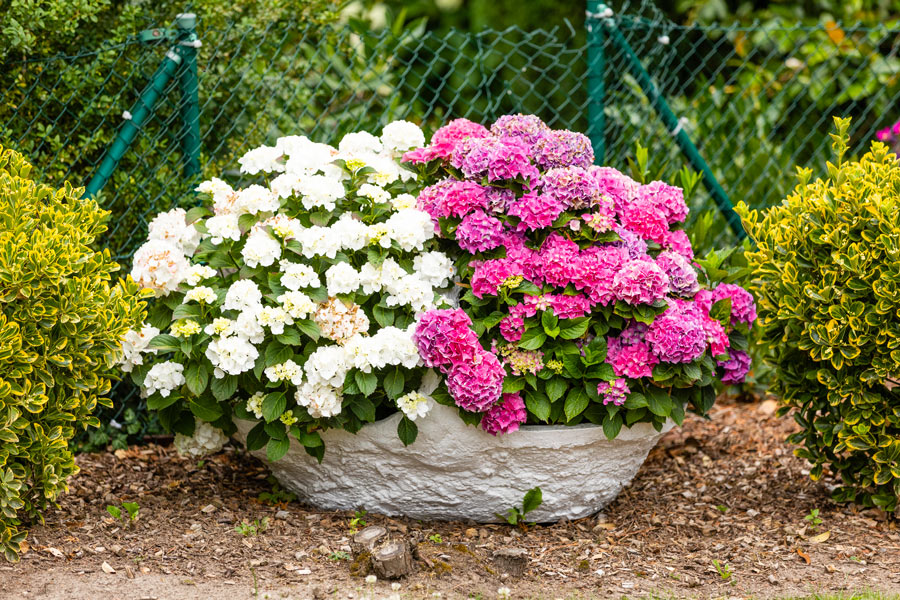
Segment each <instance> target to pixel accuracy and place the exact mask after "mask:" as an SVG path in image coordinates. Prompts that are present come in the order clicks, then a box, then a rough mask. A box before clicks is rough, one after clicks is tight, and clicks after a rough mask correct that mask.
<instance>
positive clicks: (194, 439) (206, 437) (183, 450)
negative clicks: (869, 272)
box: [175, 418, 228, 458]
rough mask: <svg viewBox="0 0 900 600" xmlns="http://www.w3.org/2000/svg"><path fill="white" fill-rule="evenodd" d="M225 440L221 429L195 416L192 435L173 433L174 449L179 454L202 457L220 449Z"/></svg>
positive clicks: (226, 437)
mask: <svg viewBox="0 0 900 600" xmlns="http://www.w3.org/2000/svg"><path fill="white" fill-rule="evenodd" d="M227 441H228V436H226V435H225V434H224V433H222V430H221V429H219V428H218V427H215V426H213V425H211V424H209V423H207V422H206V421H201V420H200V419H196V418H195V419H194V435H191V436H187V435H183V434H180V433H176V434H175V450H176V451H177V452H178V454H179V455H180V456H189V457H191V458H203V457H204V456H208V455H210V454H215V453H216V452H218V451H219V450H221V449H222V447H223V446H224V445H225V442H227Z"/></svg>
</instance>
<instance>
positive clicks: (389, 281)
mask: <svg viewBox="0 0 900 600" xmlns="http://www.w3.org/2000/svg"><path fill="white" fill-rule="evenodd" d="M407 275H409V273H407V272H406V269H404V268H403V267H401V266H400V264H399V263H398V262H397V261H396V260H394V259H393V258H386V259H384V262H382V263H381V269H380V276H381V287H382V288H383V289H387V290H388V292H390V293H393V292H391V290H393V289H396V285H397V283H398V282H399V281H400V280H401V279H403V278H404V277H406V276H407Z"/></svg>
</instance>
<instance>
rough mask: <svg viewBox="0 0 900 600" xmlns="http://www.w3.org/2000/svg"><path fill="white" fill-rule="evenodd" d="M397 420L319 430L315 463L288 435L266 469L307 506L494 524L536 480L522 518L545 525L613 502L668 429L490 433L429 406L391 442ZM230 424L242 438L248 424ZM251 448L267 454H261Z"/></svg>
mask: <svg viewBox="0 0 900 600" xmlns="http://www.w3.org/2000/svg"><path fill="white" fill-rule="evenodd" d="M399 420H400V414H399V413H398V414H394V415H392V416H390V417H388V418H387V419H384V420H382V421H377V422H375V423H370V424H368V425H366V426H365V427H363V428H362V429H361V430H360V431H359V433H357V434H355V435H354V434H350V433H347V432H346V431H343V430H329V431H327V432H325V433H324V434H323V435H322V438H323V439H324V441H325V459H324V461H323V462H322V464H319V463H317V462H316V460H315V459H314V458H312V457H310V456H309V455H307V454H306V452H305V451H304V449H303V447H302V446H301V445H300V444H299V443H297V441H296V440H292V441H291V449H290V450H289V451H288V453H287V454H286V455H285V456H284V457H283V458H282V459H281V460H279V461H277V462H275V463H270V464H269V467H270V468H271V469H272V473H273V474H274V475H275V477H276V478H277V479H278V480H279V481H280V482H281V484H282V485H283V486H284V487H285V488H287V489H289V490H290V491H292V492H294V493H295V494H297V496H298V497H299V498H300V499H301V500H303V501H305V502H307V503H309V504H311V505H313V506H316V507H319V508H323V509H328V510H352V509H357V508H360V507H363V508H365V509H366V510H368V511H372V512H376V513H381V514H385V515H391V516H401V515H402V516H407V517H412V518H416V519H442V520H454V519H474V520H475V521H479V522H485V523H488V522H497V521H498V520H499V519H498V518H497V517H496V515H495V513H498V512H499V513H505V512H506V511H507V509H509V508H511V507H512V506H514V505H516V506H521V504H522V496H523V495H524V494H525V492H526V491H527V490H529V489H531V488H533V487H534V486H540V488H541V491H542V492H543V498H544V502H543V504H542V505H541V507H540V508H539V509H538V510H535V511H534V512H532V513H529V514H528V519H529V520H534V521H537V522H551V521H557V520H559V519H561V518H569V519H578V518H581V517H586V516H588V515H591V514H593V513H595V512H597V511H599V510H600V509H602V508H604V507H605V506H606V505H607V504H609V503H610V502H612V501H613V499H615V497H616V496H617V495H618V494H619V492H620V491H622V488H623V487H625V486H626V485H627V484H628V483H629V482H630V481H631V480H632V478H633V477H634V476H635V475H636V474H637V472H638V469H640V467H641V465H642V464H643V462H644V460H645V459H646V458H647V454H648V452H650V449H651V448H652V447H653V446H654V445H655V444H656V442H657V441H658V440H659V438H660V437H662V435H663V434H664V433H666V432H667V431H669V430H670V429H671V428H672V426H673V423H672V422H671V421H669V422H668V423H667V424H666V426H665V427H664V428H663V430H662V431H661V432H657V431H656V430H655V429H653V427H652V426H651V425H649V424H647V423H639V424H636V425H635V426H634V427H632V428H630V429H628V428H625V427H623V428H622V431H621V433H620V434H619V437H618V438H616V439H615V440H612V441H609V440H607V439H606V437H605V436H604V435H603V430H602V429H601V428H600V427H597V426H594V425H577V426H574V427H566V426H562V425H558V426H526V427H522V428H521V429H520V430H519V431H517V432H515V433H512V434H509V435H502V436H498V437H494V436H492V435H489V434H487V433H485V432H484V431H482V430H481V429H479V428H476V427H471V426H466V425H465V424H464V423H463V422H462V421H461V420H460V419H459V417H458V416H457V414H456V411H455V410H454V409H452V408H449V407H446V406H441V405H439V404H435V405H434V406H433V408H432V410H431V412H430V413H429V414H428V416H426V417H425V418H424V419H420V420H417V421H416V424H417V425H418V426H419V435H418V438H417V439H416V441H415V443H413V444H412V445H411V446H408V447H404V446H403V444H402V443H400V440H399V439H398V438H397V422H398V421H399ZM236 424H237V427H238V437H240V439H241V440H243V439H245V436H246V435H247V432H248V431H250V429H251V428H252V427H253V425H254V423H252V422H250V421H241V420H237V421H236ZM253 454H254V455H255V456H257V457H259V458H261V459H262V460H265V451H264V450H260V451H256V452H254V453H253Z"/></svg>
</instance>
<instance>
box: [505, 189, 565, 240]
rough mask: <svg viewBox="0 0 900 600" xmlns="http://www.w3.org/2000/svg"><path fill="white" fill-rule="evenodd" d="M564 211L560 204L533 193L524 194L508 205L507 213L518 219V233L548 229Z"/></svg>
mask: <svg viewBox="0 0 900 600" xmlns="http://www.w3.org/2000/svg"><path fill="white" fill-rule="evenodd" d="M563 210H565V206H563V205H562V204H561V203H560V202H557V201H556V200H554V199H553V198H550V197H547V196H541V195H538V194H535V193H534V192H529V193H527V194H524V195H523V196H522V197H520V198H518V199H517V200H515V201H513V202H511V203H510V205H509V207H508V209H507V211H508V213H509V214H510V215H512V216H514V217H518V218H519V221H520V222H519V225H518V227H517V229H518V230H519V231H526V230H528V231H535V230H537V229H544V228H545V227H550V225H552V224H553V221H555V220H556V218H557V217H558V216H559V215H560V214H562V212H563Z"/></svg>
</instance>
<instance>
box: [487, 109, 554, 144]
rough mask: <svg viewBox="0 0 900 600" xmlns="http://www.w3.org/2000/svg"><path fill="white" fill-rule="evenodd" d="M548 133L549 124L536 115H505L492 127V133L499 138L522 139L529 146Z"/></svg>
mask: <svg viewBox="0 0 900 600" xmlns="http://www.w3.org/2000/svg"><path fill="white" fill-rule="evenodd" d="M548 131H550V128H549V127H548V126H547V124H546V123H544V122H543V121H541V119H540V118H539V117H537V116H535V115H523V114H518V115H503V116H502V117H500V118H499V119H497V120H496V121H494V124H493V125H491V133H493V134H494V135H496V136H497V137H520V138H522V140H524V141H525V142H526V143H527V144H528V145H529V146H530V145H532V144H534V143H535V142H536V141H538V140H539V139H540V138H541V136H542V135H544V134H545V133H547V132H548Z"/></svg>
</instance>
